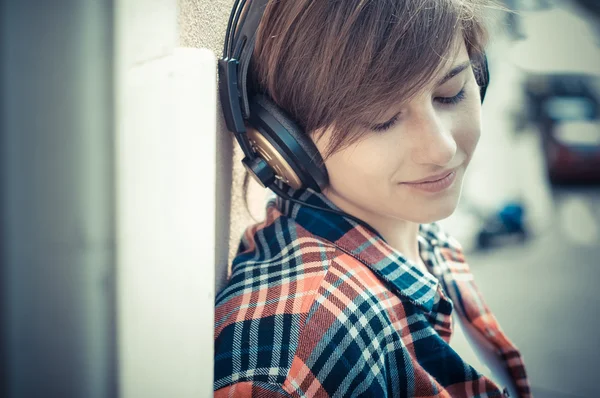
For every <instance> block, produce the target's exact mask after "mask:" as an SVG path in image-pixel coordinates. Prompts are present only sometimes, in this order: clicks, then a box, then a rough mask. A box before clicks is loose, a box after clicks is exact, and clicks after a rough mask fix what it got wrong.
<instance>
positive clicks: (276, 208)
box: [214, 188, 531, 397]
mask: <svg viewBox="0 0 600 398" xmlns="http://www.w3.org/2000/svg"><path fill="white" fill-rule="evenodd" d="M288 193H289V194H290V195H291V196H292V197H294V198H298V199H301V200H303V201H305V202H308V203H310V204H313V205H317V206H324V207H330V208H334V209H337V207H336V206H335V205H334V204H333V203H332V202H330V201H329V200H328V199H327V198H326V197H325V196H324V195H322V194H319V193H316V192H314V191H312V190H310V189H307V190H298V191H295V190H292V189H289V188H288ZM418 239H419V248H420V252H421V256H422V258H423V260H424V262H425V264H426V266H427V268H428V270H429V271H430V273H428V274H424V273H423V272H421V270H420V269H419V268H418V267H417V266H416V265H415V264H413V263H412V262H411V261H409V260H407V259H406V258H405V257H403V255H402V254H401V253H399V252H398V251H396V250H395V249H393V248H392V247H390V246H389V245H388V244H387V243H386V242H385V240H384V239H383V238H382V237H381V236H379V235H377V234H376V232H372V231H370V230H368V229H367V228H365V227H363V226H361V225H358V224H357V223H355V222H354V221H352V220H350V219H348V218H345V217H343V216H341V215H335V214H331V213H327V212H323V211H319V210H315V209H311V208H309V207H307V206H303V205H299V204H295V203H293V202H290V201H288V200H283V199H281V198H273V199H272V200H270V201H269V202H268V204H267V216H266V219H265V221H264V222H261V223H258V224H255V225H253V226H251V227H249V228H248V229H247V230H246V232H245V233H244V236H243V237H242V240H241V243H240V246H239V250H238V254H237V256H236V258H235V259H234V262H233V264H232V270H231V275H230V277H229V280H228V283H227V285H226V286H225V288H224V289H223V290H222V291H220V292H219V294H218V295H217V297H216V307H215V363H214V366H215V368H214V370H215V373H214V374H215V380H214V391H215V397H250V396H252V397H502V396H503V393H502V392H501V391H500V389H499V388H498V386H497V385H496V384H494V383H493V382H492V381H491V380H490V379H488V378H487V377H485V376H483V375H482V374H480V373H479V372H477V370H476V369H473V368H472V367H471V366H470V365H468V364H467V363H466V362H464V361H463V360H462V359H461V357H460V356H459V355H458V354H457V353H456V352H455V351H454V350H453V349H452V348H451V347H450V345H449V344H448V343H449V341H450V338H451V336H452V318H451V316H452V315H453V314H452V313H453V308H454V307H456V309H457V310H458V311H461V313H462V314H464V316H465V319H466V320H467V321H468V322H469V323H471V324H472V325H473V326H474V327H475V328H476V329H477V330H478V331H479V332H481V333H482V335H483V336H485V337H486V338H487V339H488V341H490V342H491V343H492V344H493V346H494V347H496V349H497V353H498V355H499V356H500V357H501V358H502V359H503V360H504V362H505V363H506V366H507V368H508V369H509V372H510V374H511V375H512V378H513V380H514V382H515V385H516V386H517V389H518V391H519V395H520V396H521V397H531V394H530V387H529V383H528V380H527V375H526V372H525V366H524V363H523V359H522V357H521V355H520V353H519V351H518V350H517V348H516V347H515V346H514V345H513V344H512V342H511V341H510V340H509V339H508V338H507V337H506V335H505V334H504V333H503V332H502V330H501V329H500V327H499V325H498V322H497V321H496V319H495V317H494V316H493V315H492V313H491V312H490V310H489V308H488V307H487V306H486V304H485V302H484V301H483V298H482V296H481V294H480V292H479V290H478V289H477V287H476V285H475V284H474V280H473V275H472V274H471V272H470V270H469V266H468V265H467V263H466V262H465V260H464V257H463V254H462V251H461V248H460V245H459V244H458V242H456V241H455V240H454V239H453V238H452V237H449V236H448V235H446V234H445V233H443V232H442V231H441V230H440V228H439V227H438V225H437V224H428V225H422V226H421V228H420V234H419V238H418Z"/></svg>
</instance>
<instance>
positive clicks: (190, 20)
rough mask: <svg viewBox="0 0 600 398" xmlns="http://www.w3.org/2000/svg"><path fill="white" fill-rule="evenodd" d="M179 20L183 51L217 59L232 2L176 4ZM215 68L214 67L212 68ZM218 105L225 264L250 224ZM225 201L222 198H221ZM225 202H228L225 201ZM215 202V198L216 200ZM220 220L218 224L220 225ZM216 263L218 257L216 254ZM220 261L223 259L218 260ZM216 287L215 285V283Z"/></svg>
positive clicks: (240, 173) (236, 159)
mask: <svg viewBox="0 0 600 398" xmlns="http://www.w3.org/2000/svg"><path fill="white" fill-rule="evenodd" d="M178 3H179V16H178V22H179V25H180V38H179V39H180V45H181V46H184V47H205V48H209V49H211V50H212V51H213V52H214V53H215V54H216V56H217V57H220V56H221V55H222V52H223V41H224V38H225V30H226V28H227V21H228V19H229V15H230V12H231V7H232V6H233V3H234V1H233V0H179V1H178ZM216 67H217V65H215V68H216ZM220 106H221V105H220V104H218V106H217V109H218V111H217V113H218V117H217V131H218V133H219V134H222V135H224V137H223V136H221V141H220V145H218V146H217V148H218V150H219V151H220V152H221V153H219V154H218V155H219V156H222V161H223V164H224V165H227V164H228V162H227V161H226V159H227V158H229V159H231V156H232V155H231V152H232V148H234V153H233V165H232V167H231V169H232V170H231V171H230V172H231V174H230V175H227V174H226V173H227V172H228V171H227V170H222V172H223V173H225V174H224V175H221V176H220V177H221V178H222V179H223V180H225V181H227V180H231V192H230V194H231V195H230V198H231V216H230V217H231V221H230V223H229V224H230V228H229V249H228V261H227V263H228V264H230V263H231V259H232V257H233V254H234V252H235V250H236V249H237V244H238V242H239V239H240V236H241V233H242V232H243V229H244V228H245V227H246V226H247V225H248V224H249V223H251V222H253V220H252V218H251V217H250V216H249V214H248V212H247V211H246V208H245V205H244V201H243V198H242V189H241V187H242V181H243V177H244V168H243V167H242V164H241V163H240V160H241V158H242V154H241V150H240V149H239V148H238V146H237V144H236V145H235V146H234V145H233V144H234V142H233V141H234V140H233V136H232V135H231V133H230V132H229V131H228V130H227V128H226V127H225V120H224V119H223V116H222V114H221V112H220ZM223 199H224V200H225V198H223ZM227 199H228V198H227ZM217 202H219V198H217ZM224 221H225V220H223V221H222V222H224ZM217 261H219V254H217ZM221 261H224V258H222V259H221ZM217 285H219V281H217Z"/></svg>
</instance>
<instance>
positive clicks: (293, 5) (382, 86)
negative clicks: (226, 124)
mask: <svg viewBox="0 0 600 398" xmlns="http://www.w3.org/2000/svg"><path fill="white" fill-rule="evenodd" d="M489 7H492V8H497V7H498V6H497V4H496V3H493V1H492V0H274V1H271V2H270V3H269V4H268V5H267V7H266V9H265V13H264V15H263V17H262V19H261V22H260V25H259V27H258V31H257V37H256V45H255V49H254V53H253V55H252V61H251V64H250V71H249V78H250V79H252V80H251V83H252V85H253V86H254V87H255V89H257V90H259V91H261V92H263V93H267V94H268V95H269V96H270V97H271V98H272V99H273V101H274V102H275V103H276V104H277V105H278V106H279V107H280V108H282V109H283V110H284V111H286V112H287V113H288V115H289V116H290V117H292V118H293V119H294V120H295V121H296V122H297V123H298V125H299V126H300V127H301V128H302V129H303V131H304V132H306V133H307V134H312V133H314V132H317V131H321V132H324V130H325V128H331V129H332V136H331V141H330V145H329V146H328V148H327V151H326V153H325V154H322V155H323V157H324V159H326V158H327V157H328V156H330V155H331V154H333V153H334V152H335V151H337V150H340V149H342V148H344V147H346V146H347V145H350V144H352V143H354V142H356V140H357V139H359V138H360V137H361V134H360V132H361V128H362V130H363V131H364V128H365V125H373V124H375V123H377V121H378V120H380V119H381V118H382V117H383V116H384V113H385V112H386V111H388V110H389V109H390V107H391V106H394V105H398V104H401V103H403V102H405V101H409V100H410V99H411V98H412V97H413V96H414V95H416V94H418V93H419V92H420V91H421V90H423V89H424V88H425V87H427V86H428V85H429V84H431V80H432V78H434V76H436V74H437V73H439V71H440V70H441V68H443V67H444V66H445V65H446V64H447V62H446V61H448V62H450V61H452V60H451V59H448V56H449V54H453V50H455V49H457V47H456V46H457V45H459V44H461V43H460V41H459V40H457V37H460V36H459V35H462V38H463V39H464V43H465V45H466V47H467V51H468V53H469V57H470V58H471V61H472V65H473V67H474V68H477V61H478V60H480V57H481V54H482V53H483V49H484V46H485V44H486V41H487V30H486V27H485V23H484V22H485V21H484V18H485V17H484V12H485V9H486V8H489ZM500 8H501V7H500ZM317 138H318V137H317Z"/></svg>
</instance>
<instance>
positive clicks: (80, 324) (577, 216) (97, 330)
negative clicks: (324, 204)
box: [0, 0, 600, 398]
mask: <svg viewBox="0 0 600 398" xmlns="http://www.w3.org/2000/svg"><path fill="white" fill-rule="evenodd" d="M232 3H233V1H232V0H218V1H216V0H215V1H211V0H179V1H175V0H152V1H141V0H56V1H52V2H47V1H35V0H3V1H2V2H1V3H0V4H1V12H0V21H1V22H0V51H1V58H0V59H1V62H0V76H1V78H0V109H1V111H0V121H1V124H0V149H1V150H2V153H1V154H0V159H1V163H0V173H1V174H0V209H1V211H0V225H1V227H2V228H1V229H0V396H2V397H42V396H43V397H119V396H120V397H165V396H168V397H187V396H190V397H191V396H194V397H198V396H202V397H204V396H206V397H208V396H211V395H212V363H211V361H210V359H209V358H212V341H213V340H212V325H213V323H214V322H213V318H212V317H213V313H212V312H213V311H212V306H213V302H214V294H215V291H218V290H219V288H220V286H222V284H223V282H224V278H225V275H226V272H227V267H226V266H225V265H226V264H227V263H228V261H229V260H230V259H231V256H232V253H233V251H234V250H235V248H236V247H235V246H236V245H237V242H238V240H239V236H240V235H239V234H240V233H241V231H242V230H243V228H244V227H245V226H246V225H248V223H250V222H253V220H252V218H251V217H250V216H249V215H248V214H247V212H246V210H245V208H244V205H243V204H242V203H243V201H242V199H241V193H240V189H239V187H240V186H241V179H242V175H243V172H242V170H241V168H240V167H239V156H240V154H239V152H238V151H237V150H236V149H235V147H234V146H233V143H232V140H231V137H230V135H229V134H228V133H227V132H226V130H225V127H224V122H223V120H222V117H221V114H220V111H219V105H218V102H217V96H216V84H215V82H216V80H215V79H216V59H215V54H216V56H219V54H220V51H221V49H220V47H221V46H222V40H223V36H224V31H225V26H226V23H227V18H228V17H229V12H230V9H231V5H232ZM504 3H505V5H506V6H507V7H509V8H511V9H513V10H515V12H514V13H506V12H504V11H500V10H496V11H493V10H491V11H490V25H491V28H492V36H491V42H490V44H489V49H488V59H489V66H490V72H491V76H492V80H491V85H490V87H489V89H488V93H487V96H486V101H485V104H484V106H483V134H482V137H481V140H480V143H479V147H478V149H477V152H476V155H475V157H474V159H473V161H472V163H471V166H470V170H469V173H468V175H467V179H466V180H465V186H464V190H463V198H462V201H461V204H460V206H459V208H458V209H457V211H456V213H455V214H454V215H453V216H452V217H450V218H449V219H447V220H443V221H442V223H443V224H444V226H445V227H446V228H447V229H448V230H449V231H450V232H451V233H452V234H453V235H455V236H456V237H457V238H458V240H459V241H460V242H461V243H462V244H463V246H464V247H465V250H466V252H467V259H468V261H469V263H470V265H471V269H472V271H473V273H474V274H475V278H476V281H477V284H478V286H479V287H480V289H481V291H482V293H483V295H484V297H485V299H486V301H487V303H488V305H489V306H490V307H491V309H492V312H493V313H494V314H495V315H496V317H497V318H498V319H499V322H500V325H501V326H502V328H503V329H504V331H505V332H506V333H507V335H508V336H509V337H510V338H511V339H512V340H513V342H514V343H515V344H516V345H517V347H519V349H520V350H521V352H522V354H523V356H524V359H525V363H526V365H527V371H528V373H529V376H530V382H531V384H532V386H533V392H534V396H536V397H547V398H559V397H561V398H562V397H596V396H600V392H599V390H600V388H598V387H597V382H596V380H595V375H596V373H597V370H598V369H600V364H599V363H600V337H598V330H599V328H600V321H599V319H598V318H599V317H600V295H598V294H597V292H596V291H595V287H596V285H597V283H598V282H597V281H600V105H599V103H600V2H599V1H596V0H529V1H526V0H505V1H504ZM265 195H268V193H265V192H264V191H262V190H260V189H259V188H258V187H257V186H251V187H250V196H251V198H250V199H251V209H250V211H251V213H252V214H251V215H252V216H253V217H254V218H255V219H260V218H261V217H262V214H263V206H264V200H265Z"/></svg>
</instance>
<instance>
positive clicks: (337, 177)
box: [325, 140, 398, 189]
mask: <svg viewBox="0 0 600 398" xmlns="http://www.w3.org/2000/svg"><path fill="white" fill-rule="evenodd" d="M376 141H377V140H365V141H362V142H361V143H359V144H357V145H356V146H351V147H349V148H346V149H344V150H342V151H340V152H338V153H336V154H334V155H332V156H331V158H329V159H328V160H327V161H326V162H325V166H326V167H327V172H328V174H329V179H330V183H331V184H332V186H337V188H338V189H339V188H342V186H347V187H357V186H359V187H362V189H364V188H365V187H367V186H370V185H372V186H381V183H382V182H385V181H389V180H390V178H391V176H392V175H393V171H394V164H395V163H396V162H397V159H398V156H397V155H398V154H397V153H396V151H394V150H393V146H390V145H378V143H377V142H376Z"/></svg>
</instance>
